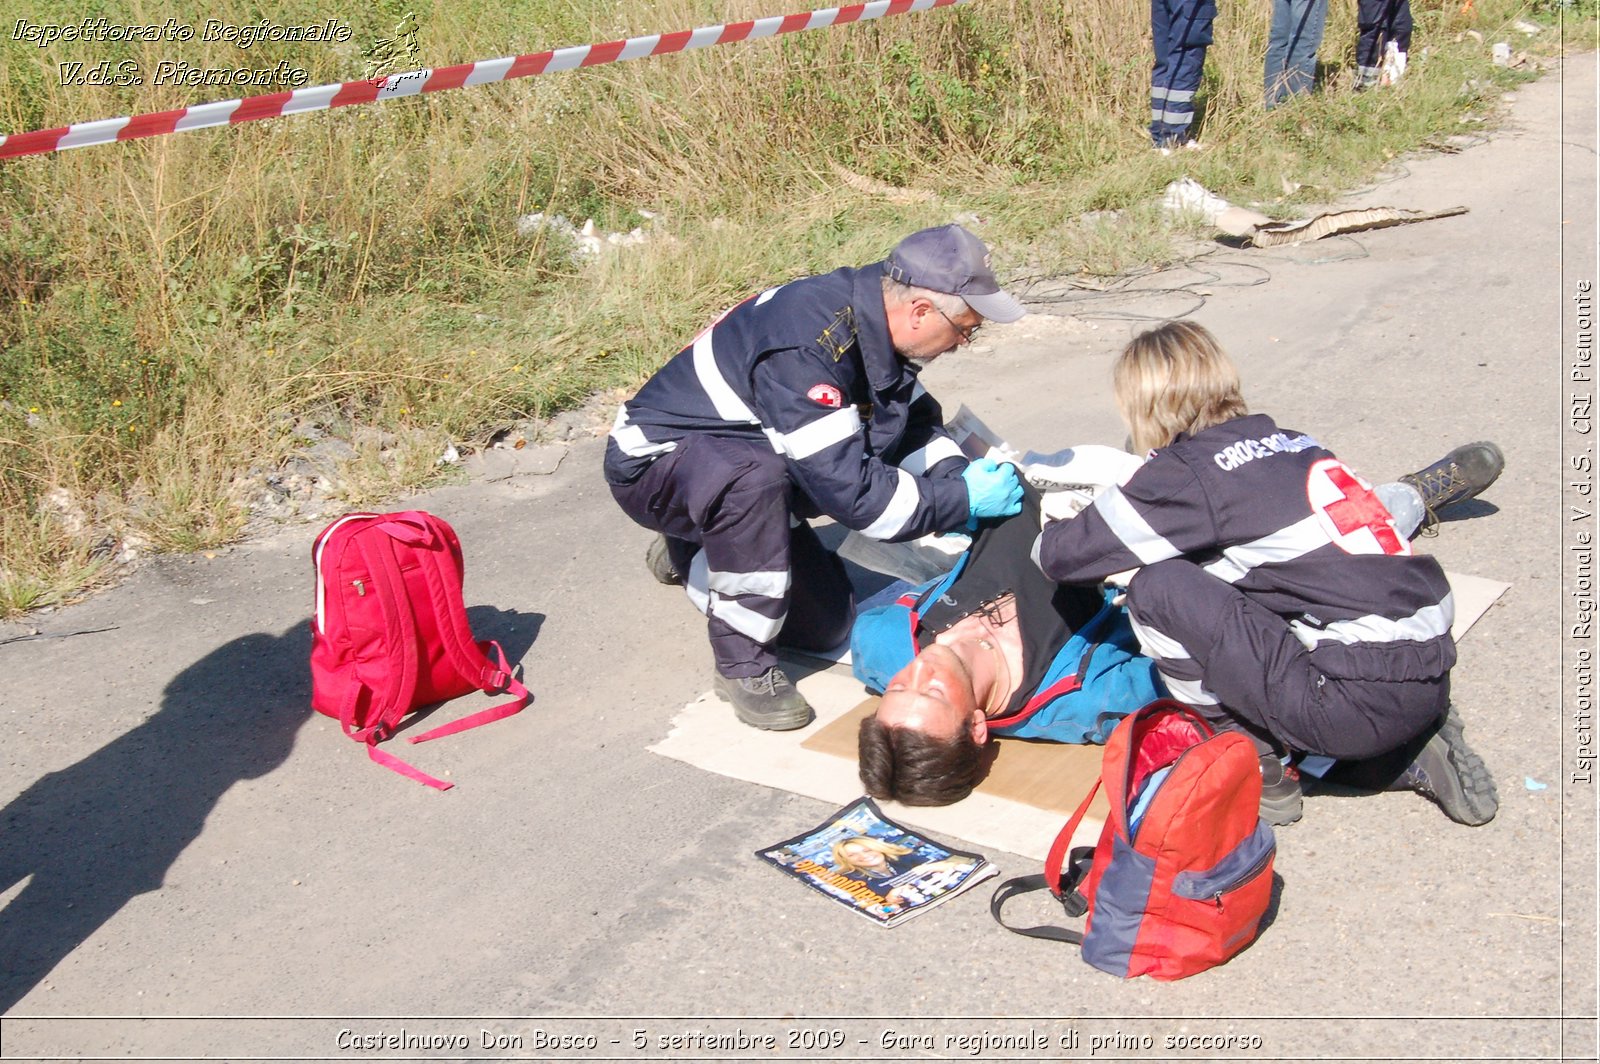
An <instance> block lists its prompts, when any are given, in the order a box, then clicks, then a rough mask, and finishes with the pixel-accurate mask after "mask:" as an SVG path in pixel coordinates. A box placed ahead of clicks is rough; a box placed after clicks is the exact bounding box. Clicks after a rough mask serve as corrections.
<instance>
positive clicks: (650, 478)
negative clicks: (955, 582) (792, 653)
mask: <svg viewBox="0 0 1600 1064" xmlns="http://www.w3.org/2000/svg"><path fill="white" fill-rule="evenodd" d="M611 493H612V495H613V496H614V497H615V498H616V500H617V503H618V505H620V506H621V507H622V509H623V511H624V512H625V513H626V514H627V515H628V516H629V517H631V518H633V519H634V520H635V521H637V522H638V523H639V524H641V525H643V526H644V527H646V528H649V529H654V530H655V531H657V532H663V533H665V534H666V535H667V537H668V547H669V548H670V550H671V554H672V560H673V564H674V565H675V566H676V568H677V569H678V571H679V572H680V573H683V574H685V589H686V590H687V591H688V593H689V599H690V601H691V602H693V603H694V604H695V606H696V607H697V608H699V610H700V611H701V612H702V613H704V614H705V615H706V617H707V624H706V629H707V633H708V634H709V636H710V638H711V650H712V654H713V655H714V657H715V659H716V665H717V671H718V672H720V673H721V674H722V675H724V676H728V677H743V676H759V675H761V674H762V673H763V672H765V671H766V670H767V669H769V668H771V667H772V666H773V665H775V664H776V663H777V657H776V655H775V653H774V650H773V648H774V647H775V646H776V645H777V644H778V643H780V642H781V643H783V645H785V646H789V647H794V648H796V649H800V650H828V649H831V648H832V647H836V646H838V645H839V644H840V643H842V642H844V640H845V639H846V638H848V637H849V635H850V624H851V622H852V621H853V620H854V617H855V599H854V594H853V592H852V590H851V587H850V578H849V576H848V575H847V574H846V572H845V568H844V563H843V562H842V561H840V560H839V558H838V557H837V556H836V555H835V554H834V553H833V552H832V551H829V550H828V549H827V548H826V547H824V546H823V545H822V542H821V540H819V539H818V538H817V534H816V532H815V531H814V530H813V529H812V528H811V526H810V525H809V524H807V523H806V521H805V518H806V517H810V516H815V511H814V508H812V507H810V505H809V502H810V500H809V499H806V498H805V496H804V495H803V494H801V493H800V492H798V491H796V490H795V488H794V484H793V482H792V481H791V480H790V479H789V472H788V468H787V466H786V465H785V463H784V460H783V456H782V455H779V454H777V453H776V452H775V451H773V449H772V448H771V446H769V445H768V444H767V443H766V442H765V441H762V442H760V443H751V442H746V441H742V440H730V439H724V438H722V437H717V436H689V437H686V438H685V439H684V440H683V441H682V442H680V443H679V444H678V446H677V448H675V449H674V450H672V451H669V452H667V453H666V454H664V455H662V456H661V457H660V458H658V459H656V460H655V462H653V463H652V464H651V465H650V467H649V468H648V469H646V470H645V471H644V473H643V475H641V476H640V477H639V479H638V480H636V481H634V482H633V483H632V484H621V485H617V484H613V485H612V486H611Z"/></svg>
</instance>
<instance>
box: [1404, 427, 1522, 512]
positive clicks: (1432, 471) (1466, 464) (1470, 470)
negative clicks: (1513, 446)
mask: <svg viewBox="0 0 1600 1064" xmlns="http://www.w3.org/2000/svg"><path fill="white" fill-rule="evenodd" d="M1505 467H1506V459H1505V456H1504V455H1502V454H1501V453H1500V448H1498V447H1496V446H1495V445H1494V444H1492V443H1489V442H1488V441H1487V440H1482V441H1479V442H1478V443H1464V444H1462V445H1461V446H1460V447H1457V448H1456V449H1455V450H1453V451H1451V452H1450V453H1449V454H1447V455H1445V456H1444V457H1443V458H1441V459H1439V460H1438V461H1437V462H1435V463H1433V464H1432V465H1431V466H1428V467H1427V468H1426V469H1419V470H1417V471H1416V472H1415V473H1407V474H1406V475H1405V476H1403V477H1401V478H1400V481H1401V483H1403V484H1410V485H1411V486H1412V487H1414V488H1416V489H1417V491H1419V492H1421V494H1422V505H1423V508H1424V509H1425V510H1426V511H1427V514H1428V516H1427V517H1426V519H1424V521H1423V522H1422V531H1423V534H1424V535H1427V534H1430V533H1432V532H1433V531H1434V530H1435V529H1437V528H1438V525H1439V511H1440V510H1442V509H1444V508H1445V507H1446V506H1451V505H1453V504H1455V503H1458V502H1461V501H1463V500H1465V499H1470V498H1472V497H1473V496H1474V495H1476V494H1478V492H1480V491H1482V490H1483V489H1484V488H1487V487H1488V486H1489V485H1490V484H1493V483H1494V482H1495V479H1496V478H1497V477H1499V476H1500V471H1501V470H1502V469H1504V468H1505Z"/></svg>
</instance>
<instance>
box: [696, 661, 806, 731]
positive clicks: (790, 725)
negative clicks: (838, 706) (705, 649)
mask: <svg viewBox="0 0 1600 1064" xmlns="http://www.w3.org/2000/svg"><path fill="white" fill-rule="evenodd" d="M712 690H713V691H715V692H716V695H717V697H718V698H720V699H722V700H723V701H724V702H732V703H733V715H734V716H736V717H738V718H739V720H740V721H741V722H742V723H745V724H748V725H750V726H751V727H752V728H761V729H763V730H765V731H793V730H794V729H795V728H804V727H805V726H806V725H807V724H810V723H811V718H812V713H811V705H810V704H809V703H808V702H807V701H806V700H805V698H804V697H803V696H802V695H801V694H800V692H799V691H796V690H795V688H794V684H792V683H790V682H789V677H787V676H785V675H784V674H783V670H782V669H780V668H778V667H777V666H776V665H774V666H773V667H772V668H770V669H768V670H767V671H766V672H764V673H762V674H761V675H760V676H741V677H737V678H735V677H729V676H723V675H721V674H720V673H719V674H718V675H717V682H716V683H715V684H714V685H713V686H712Z"/></svg>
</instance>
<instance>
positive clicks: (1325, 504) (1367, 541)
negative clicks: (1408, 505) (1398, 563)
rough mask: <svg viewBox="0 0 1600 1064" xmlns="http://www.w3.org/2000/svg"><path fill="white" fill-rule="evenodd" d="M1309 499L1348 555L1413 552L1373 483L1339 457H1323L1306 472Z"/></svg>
mask: <svg viewBox="0 0 1600 1064" xmlns="http://www.w3.org/2000/svg"><path fill="white" fill-rule="evenodd" d="M1306 498H1307V500H1308V501H1309V502H1310V503H1311V509H1312V512H1313V513H1315V514H1316V515H1317V519H1318V521H1319V522H1320V523H1321V524H1322V526H1323V529H1324V531H1326V532H1327V533H1328V536H1329V538H1330V539H1332V540H1333V542H1334V543H1335V544H1336V545H1337V546H1338V547H1339V549H1340V550H1342V551H1344V552H1345V553H1346V554H1407V555H1408V554H1410V553H1411V544H1410V543H1409V542H1407V541H1406V540H1405V539H1403V538H1402V537H1401V536H1400V533H1399V530H1397V529H1396V528H1395V524H1394V515H1393V514H1391V513H1389V510H1388V508H1387V507H1385V506H1384V505H1383V503H1382V502H1380V501H1379V500H1378V497H1377V496H1376V495H1374V494H1373V492H1372V486H1371V485H1370V484H1368V483H1367V482H1366V481H1365V480H1362V479H1361V478H1360V477H1359V476H1357V475H1356V474H1355V473H1354V472H1353V471H1352V470H1351V469H1350V467H1349V466H1347V465H1345V464H1344V463H1343V462H1341V461H1339V460H1338V459H1337V458H1324V459H1323V460H1322V461H1320V462H1317V463H1316V464H1315V465H1313V466H1312V467H1311V469H1310V471H1309V472H1308V473H1307V474H1306Z"/></svg>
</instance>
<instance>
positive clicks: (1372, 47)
mask: <svg viewBox="0 0 1600 1064" xmlns="http://www.w3.org/2000/svg"><path fill="white" fill-rule="evenodd" d="M1356 27H1357V29H1358V30H1359V31H1360V34H1361V35H1360V36H1359V37H1358V38H1357V39H1356V74H1357V78H1358V81H1359V84H1361V85H1363V86H1371V85H1376V84H1377V83H1378V74H1379V72H1380V71H1381V70H1382V68H1383V47H1384V45H1386V44H1388V43H1389V42H1390V41H1393V42H1394V43H1395V47H1397V48H1399V49H1400V50H1401V51H1402V52H1409V51H1411V0H1357V3H1356Z"/></svg>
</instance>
